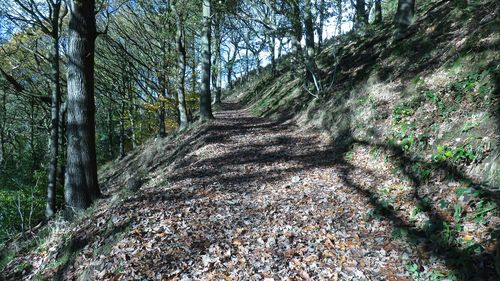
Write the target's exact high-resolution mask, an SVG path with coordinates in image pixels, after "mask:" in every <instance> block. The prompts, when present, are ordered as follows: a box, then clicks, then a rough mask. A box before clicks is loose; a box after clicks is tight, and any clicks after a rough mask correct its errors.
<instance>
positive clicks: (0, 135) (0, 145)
mask: <svg viewBox="0 0 500 281" xmlns="http://www.w3.org/2000/svg"><path fill="white" fill-rule="evenodd" d="M0 91H1V93H2V111H0V112H1V114H2V116H1V117H2V119H1V120H0V122H1V125H2V126H1V127H0V171H3V164H4V163H5V125H6V124H7V120H6V119H7V93H6V92H5V91H3V90H0ZM0 175H2V174H1V173H0Z"/></svg>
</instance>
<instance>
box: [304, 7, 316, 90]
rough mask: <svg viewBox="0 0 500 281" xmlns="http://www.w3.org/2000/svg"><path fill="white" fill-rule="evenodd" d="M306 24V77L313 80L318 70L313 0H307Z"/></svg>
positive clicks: (310, 80)
mask: <svg viewBox="0 0 500 281" xmlns="http://www.w3.org/2000/svg"><path fill="white" fill-rule="evenodd" d="M304 26H305V29H306V30H305V31H306V67H307V70H306V79H307V81H309V82H313V76H314V75H315V74H314V73H315V71H316V62H315V60H314V25H313V20H312V13H311V0H306V1H305V13H304Z"/></svg>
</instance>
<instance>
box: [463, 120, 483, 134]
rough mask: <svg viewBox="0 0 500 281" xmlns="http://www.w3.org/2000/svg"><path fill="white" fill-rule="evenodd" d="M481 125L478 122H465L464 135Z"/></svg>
mask: <svg viewBox="0 0 500 281" xmlns="http://www.w3.org/2000/svg"><path fill="white" fill-rule="evenodd" d="M478 125H479V123H477V122H465V124H464V126H463V127H462V133H467V132H468V131H470V130H471V129H473V128H475V127H477V126H478Z"/></svg>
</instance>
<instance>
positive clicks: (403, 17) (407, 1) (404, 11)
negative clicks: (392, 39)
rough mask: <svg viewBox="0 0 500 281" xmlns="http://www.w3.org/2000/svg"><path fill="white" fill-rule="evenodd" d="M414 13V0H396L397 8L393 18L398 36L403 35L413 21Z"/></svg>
mask: <svg viewBox="0 0 500 281" xmlns="http://www.w3.org/2000/svg"><path fill="white" fill-rule="evenodd" d="M414 15H415V0H398V9H397V11H396V16H395V18H394V23H395V25H396V32H397V35H398V36H403V35H404V33H405V32H406V30H407V29H408V27H409V26H410V25H411V24H412V23H413V17H414Z"/></svg>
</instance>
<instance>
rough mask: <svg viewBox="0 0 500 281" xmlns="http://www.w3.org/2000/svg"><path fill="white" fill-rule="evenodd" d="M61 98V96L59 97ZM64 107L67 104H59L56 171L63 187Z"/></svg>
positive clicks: (64, 148) (64, 159) (64, 149)
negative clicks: (57, 163)
mask: <svg viewBox="0 0 500 281" xmlns="http://www.w3.org/2000/svg"><path fill="white" fill-rule="evenodd" d="M61 90H62V89H61ZM61 97H62V95H61ZM66 105H67V103H66V102H64V103H62V104H61V108H60V112H59V117H60V118H59V163H60V165H59V171H58V178H59V179H58V182H59V183H60V184H61V186H64V177H65V173H66V163H65V161H66V143H67V138H66V136H67V135H66V128H67V126H66V124H67V122H66V121H67V120H66V116H67V114H66V112H67V111H66V108H67V107H66Z"/></svg>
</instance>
